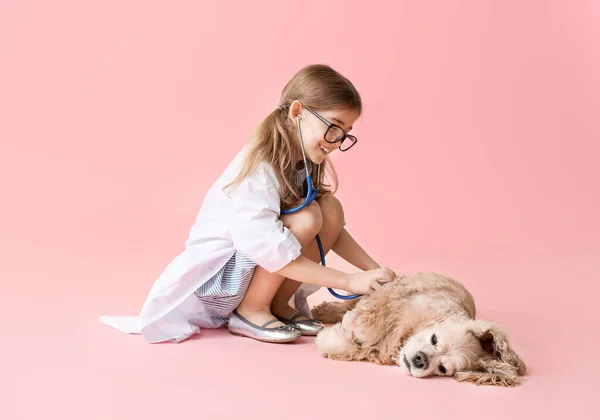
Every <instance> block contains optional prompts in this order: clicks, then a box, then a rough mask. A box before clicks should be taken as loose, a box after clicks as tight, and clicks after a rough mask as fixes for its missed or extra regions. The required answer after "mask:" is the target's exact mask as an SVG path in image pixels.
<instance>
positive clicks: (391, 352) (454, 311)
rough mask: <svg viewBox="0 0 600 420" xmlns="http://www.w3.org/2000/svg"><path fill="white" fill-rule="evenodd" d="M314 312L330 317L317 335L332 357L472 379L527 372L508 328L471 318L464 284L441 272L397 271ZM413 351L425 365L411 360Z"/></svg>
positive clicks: (497, 380) (512, 377)
mask: <svg viewBox="0 0 600 420" xmlns="http://www.w3.org/2000/svg"><path fill="white" fill-rule="evenodd" d="M312 314H313V317H315V318H316V319H318V320H320V321H321V322H323V323H325V324H335V325H333V326H330V327H325V328H324V329H323V330H322V331H321V332H320V333H319V334H318V336H317V339H316V344H317V348H318V350H319V352H320V354H321V355H323V356H324V357H329V358H330V359H338V360H367V361H370V362H374V363H377V364H385V365H388V364H398V365H399V366H401V367H402V368H403V369H405V370H406V371H407V372H408V373H410V374H411V375H412V376H414V377H419V378H422V377H426V376H431V375H439V376H453V377H454V378H455V379H456V380H458V381H460V382H471V383H474V384H476V385H498V386H516V385H519V384H520V383H521V378H520V376H522V375H524V373H525V364H524V363H523V361H522V360H521V358H520V357H519V356H518V355H517V354H516V353H515V352H514V351H513V349H512V348H511V346H510V345H509V342H508V338H507V336H506V334H505V333H504V332H503V331H502V330H501V329H500V328H499V327H498V326H496V325H494V324H493V323H491V322H486V321H480V320H475V302H474V300H473V296H471V294H470V293H469V291H468V290H467V289H466V288H465V287H464V286H463V285H462V284H460V283H459V282H457V281H455V280H453V279H451V278H448V277H445V276H441V275H439V274H435V273H419V274H416V275H413V276H407V277H399V278H397V279H396V280H395V281H393V282H391V283H387V284H385V285H384V286H382V287H381V289H379V290H377V291H375V292H373V293H372V294H370V295H365V296H363V297H361V298H358V299H352V300H346V301H341V302H323V303H321V304H320V305H318V306H317V307H315V308H313V309H312ZM434 335H435V338H433V339H432V337H433V336H434ZM433 343H435V345H434V344H433ZM417 352H421V353H419V354H420V355H421V356H420V357H424V358H426V359H427V362H428V366H424V365H423V363H421V362H419V361H418V360H417V362H415V360H414V358H415V356H417ZM423 355H424V356H423ZM421 360H422V359H421ZM444 371H445V373H444Z"/></svg>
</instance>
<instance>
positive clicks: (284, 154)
mask: <svg viewBox="0 0 600 420" xmlns="http://www.w3.org/2000/svg"><path fill="white" fill-rule="evenodd" d="M295 100H299V101H300V102H301V103H302V104H303V105H304V106H306V107H308V108H311V109H314V110H315V111H323V110H331V109H335V108H338V109H339V108H341V109H351V110H355V111H358V113H359V114H360V113H361V112H362V101H361V98H360V95H359V93H358V91H357V90H356V88H355V87H354V85H353V84H352V83H351V82H350V81H349V80H348V79H346V78H345V77H344V76H342V75H341V74H340V73H338V72H337V71H335V70H334V69H332V68H331V67H329V66H327V65H323V64H315V65H310V66H306V67H304V68H302V69H301V70H300V71H298V73H296V74H295V75H294V77H292V79H291V80H290V81H289V82H288V83H287V85H286V86H285V88H284V89H283V91H282V92H281V98H280V100H279V105H278V106H277V108H275V110H274V111H273V112H271V113H270V114H269V115H268V116H267V117H266V118H265V119H264V120H263V121H262V122H261V123H260V124H259V125H258V127H257V128H256V131H255V132H254V135H253V136H252V139H251V141H250V144H249V148H248V151H247V153H246V155H245V157H244V162H243V165H242V169H241V171H240V173H239V175H238V176H237V177H236V178H235V179H234V180H233V181H232V182H231V183H230V184H229V185H227V186H226V187H224V188H228V187H230V186H234V185H237V184H239V183H241V182H242V181H243V180H244V179H245V178H246V177H247V176H248V175H250V174H251V173H252V171H253V170H254V169H256V168H257V166H258V165H259V164H260V163H263V162H264V163H266V164H268V165H270V166H271V167H272V168H273V170H274V171H275V174H276V176H277V179H278V181H279V185H280V186H281V188H282V191H281V206H282V207H283V208H285V207H291V206H292V205H293V204H294V203H295V202H296V201H297V200H298V199H299V198H301V197H302V196H303V191H302V188H299V187H298V186H297V185H296V182H295V180H296V173H297V169H298V168H297V165H298V159H297V150H298V133H297V131H296V127H295V126H294V124H293V123H292V121H290V118H289V117H288V113H289V109H290V105H291V104H292V102H294V101H295ZM311 176H312V178H313V180H314V182H315V183H316V186H318V188H319V196H322V195H324V194H333V193H335V191H336V190H337V175H336V172H335V168H334V167H333V164H332V162H331V160H330V159H329V157H327V158H325V161H323V163H322V164H321V176H320V179H318V180H317V165H313V170H312V173H311ZM325 180H327V183H326V181H325Z"/></svg>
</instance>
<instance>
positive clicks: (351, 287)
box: [278, 255, 396, 294]
mask: <svg viewBox="0 0 600 420" xmlns="http://www.w3.org/2000/svg"><path fill="white" fill-rule="evenodd" d="M278 274H281V275H282V276H284V277H287V278H289V279H292V280H296V281H299V282H301V283H308V284H314V285H317V286H321V287H331V288H333V289H343V290H346V291H348V292H350V293H359V294H366V293H371V291H373V290H377V289H379V288H380V287H381V284H380V283H386V282H390V281H393V280H394V278H395V277H396V274H395V273H394V272H393V271H392V270H390V269H387V268H377V269H375V270H368V271H365V272H359V273H343V272H341V271H338V270H334V269H333V268H330V267H323V266H322V265H321V264H318V263H316V262H314V261H312V260H310V259H308V258H306V257H305V256H304V255H300V256H299V257H298V258H296V259H295V260H293V261H292V262H290V263H289V264H287V265H286V266H285V267H283V268H282V269H280V270H279V271H278Z"/></svg>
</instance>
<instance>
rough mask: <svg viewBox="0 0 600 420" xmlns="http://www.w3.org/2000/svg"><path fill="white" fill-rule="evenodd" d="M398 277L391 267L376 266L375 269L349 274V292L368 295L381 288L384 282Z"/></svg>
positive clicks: (347, 289)
mask: <svg viewBox="0 0 600 420" xmlns="http://www.w3.org/2000/svg"><path fill="white" fill-rule="evenodd" d="M395 278H396V273H394V272H393V271H392V270H390V269H389V268H376V269H374V270H369V271H363V272H360V273H351V274H348V279H347V286H346V288H345V290H346V291H347V292H350V293H353V294H359V295H368V294H370V293H372V292H373V291H375V290H379V289H380V288H381V284H382V283H387V282H390V281H393V280H394V279H395Z"/></svg>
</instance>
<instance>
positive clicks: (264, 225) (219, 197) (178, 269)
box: [100, 146, 319, 343]
mask: <svg viewBox="0 0 600 420" xmlns="http://www.w3.org/2000/svg"><path fill="white" fill-rule="evenodd" d="M247 150H248V146H245V147H244V148H243V149H242V150H241V151H240V152H239V153H238V155H237V156H236V157H235V158H234V160H233V161H232V162H231V163H230V164H229V166H228V167H227V168H226V169H225V171H224V172H223V174H222V175H221V176H220V177H219V178H218V179H217V181H216V182H215V183H214V184H213V186H212V187H211V188H210V190H209V191H208V193H207V195H206V197H205V199H204V201H203V203H202V206H201V208H200V211H199V212H198V215H197V217H196V220H195V222H194V224H193V226H192V228H191V229H190V232H189V237H188V240H187V241H186V243H185V249H184V250H183V252H182V253H181V254H179V255H178V256H177V257H176V258H175V259H174V260H173V261H171V262H170V263H169V264H168V265H167V267H166V268H165V269H164V271H163V272H162V273H161V274H160V276H159V277H158V279H157V280H156V282H155V283H154V285H153V286H152V288H151V290H150V293H149V295H148V297H147V299H146V301H145V303H144V305H143V306H142V310H141V313H140V316H139V317H131V316H127V317H115V316H102V317H100V322H102V323H103V324H106V325H109V326H111V327H114V328H116V329H118V330H121V331H123V332H126V333H129V334H142V336H143V337H144V338H145V339H146V340H148V341H149V342H150V343H158V342H163V341H172V342H180V341H183V340H185V339H187V338H189V337H190V336H192V335H194V334H197V333H198V332H199V331H200V327H207V328H210V327H212V323H211V320H210V319H209V317H207V316H206V315H204V313H203V308H202V304H201V303H200V302H199V301H198V299H196V297H195V296H194V294H193V293H194V291H196V290H197V289H198V288H199V287H200V286H202V285H203V284H204V283H205V282H206V281H208V280H209V279H210V278H211V277H212V276H213V275H214V274H215V273H217V272H218V271H219V270H220V269H221V268H222V267H223V266H224V265H225V264H226V263H227V261H228V260H229V259H230V258H231V257H232V256H233V254H234V253H235V252H236V250H237V251H240V252H242V253H243V254H245V255H246V256H248V257H249V258H250V259H251V260H253V261H254V262H255V263H257V264H258V265H260V266H261V267H263V268H265V269H266V270H268V271H270V272H275V271H278V270H280V269H281V268H283V267H284V266H285V265H287V264H288V263H289V262H290V261H292V260H294V259H296V258H298V256H299V255H300V254H301V245H300V243H299V242H298V240H297V239H296V238H295V237H294V235H293V234H292V233H291V232H290V231H289V230H288V229H287V228H286V227H285V226H283V223H282V222H281V221H280V220H279V215H280V202H281V197H280V193H279V191H280V189H279V183H278V181H277V177H276V176H275V173H274V171H273V169H272V168H271V167H270V166H268V165H266V164H263V165H261V166H260V167H259V168H257V169H256V170H255V171H254V172H253V173H252V174H251V175H250V176H249V177H247V178H246V179H245V180H244V181H243V182H242V183H241V184H240V185H239V187H237V188H235V189H229V190H228V191H227V193H226V192H224V191H223V190H222V188H223V187H224V186H225V185H227V184H228V183H230V182H231V181H232V180H233V179H234V178H235V177H236V176H237V174H238V173H239V171H240V169H241V164H242V158H243V155H244V153H246V151H247ZM318 289H319V287H315V286H312V285H302V286H301V287H300V289H299V290H298V292H296V295H295V296H294V304H295V307H296V309H297V310H299V311H300V312H301V313H302V314H304V315H306V316H310V309H309V306H308V303H307V301H306V297H307V296H309V295H310V294H312V293H314V292H315V291H317V290H318Z"/></svg>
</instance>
